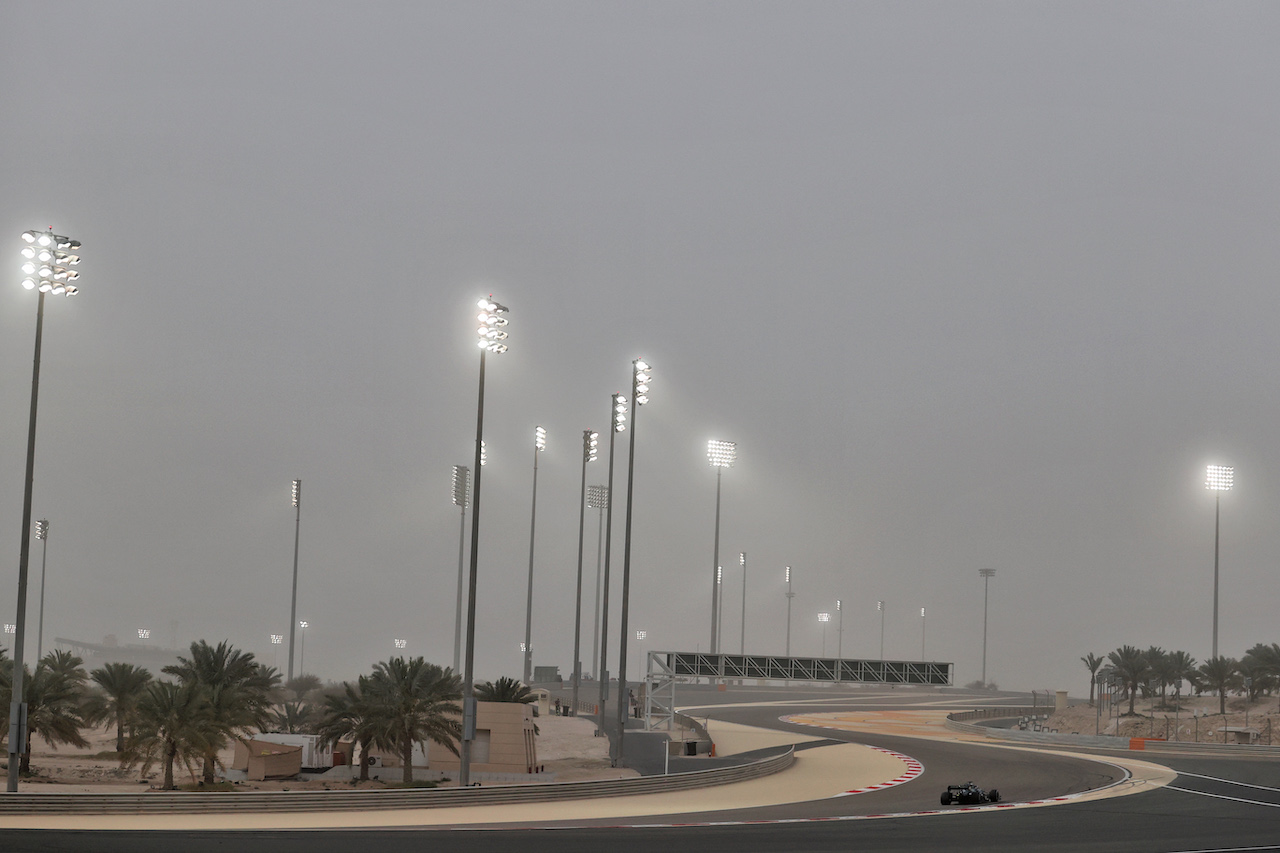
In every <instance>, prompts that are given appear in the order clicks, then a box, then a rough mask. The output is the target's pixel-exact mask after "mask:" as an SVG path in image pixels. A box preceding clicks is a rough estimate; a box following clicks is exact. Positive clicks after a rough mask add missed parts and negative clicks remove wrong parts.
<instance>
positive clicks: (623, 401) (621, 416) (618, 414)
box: [613, 394, 627, 432]
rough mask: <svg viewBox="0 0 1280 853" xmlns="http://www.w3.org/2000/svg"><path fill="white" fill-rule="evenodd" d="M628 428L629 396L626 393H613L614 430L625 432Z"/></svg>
mask: <svg viewBox="0 0 1280 853" xmlns="http://www.w3.org/2000/svg"><path fill="white" fill-rule="evenodd" d="M626 429H627V398H626V395H624V394H614V395H613V431H614V432H625V431H626Z"/></svg>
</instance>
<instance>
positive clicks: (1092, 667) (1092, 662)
mask: <svg viewBox="0 0 1280 853" xmlns="http://www.w3.org/2000/svg"><path fill="white" fill-rule="evenodd" d="M1104 660H1105V658H1100V657H1098V656H1097V655H1095V654H1094V653H1093V652H1089V654H1087V655H1085V656H1084V657H1082V658H1080V662H1081V663H1083V664H1084V666H1085V669H1087V670H1089V705H1090V707H1092V706H1093V688H1094V685H1096V684H1097V683H1098V667H1100V666H1102V662H1103V661H1104Z"/></svg>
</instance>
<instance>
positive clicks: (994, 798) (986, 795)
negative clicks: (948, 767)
mask: <svg viewBox="0 0 1280 853" xmlns="http://www.w3.org/2000/svg"><path fill="white" fill-rule="evenodd" d="M940 799H941V800H942V804H943V805H944V806H949V805H951V804H952V803H959V804H960V805H962V806H976V805H980V804H982V803H998V802H1000V792H999V791H997V790H996V789H995V788H992V789H991V790H990V791H984V790H982V789H981V788H979V787H978V786H977V785H975V784H973V783H972V782H965V783H964V784H963V785H948V786H947V790H945V791H943V792H942V797H941V798H940Z"/></svg>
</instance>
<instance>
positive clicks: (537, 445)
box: [523, 426, 547, 684]
mask: <svg viewBox="0 0 1280 853" xmlns="http://www.w3.org/2000/svg"><path fill="white" fill-rule="evenodd" d="M546 449H547V431H546V430H545V429H543V428H542V427H540V426H535V427H534V428H533V500H532V504H531V509H530V510H529V584H528V592H527V593H526V596H525V604H524V678H523V680H524V683H525V684H529V683H531V681H532V679H533V539H534V531H535V530H536V529H537V528H536V524H537V518H538V456H539V455H540V454H541V453H542V452H543V451H545V450H546Z"/></svg>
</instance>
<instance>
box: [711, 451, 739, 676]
mask: <svg viewBox="0 0 1280 853" xmlns="http://www.w3.org/2000/svg"><path fill="white" fill-rule="evenodd" d="M737 458H738V445H737V444H735V443H734V442H732V441H717V440H716V439H714V438H713V439H711V440H710V441H708V442H707V461H708V462H710V463H711V467H712V468H715V469H716V520H715V534H714V539H713V542H714V543H715V544H714V546H713V548H712V551H711V571H712V573H713V575H714V578H713V581H712V584H711V654H713V655H714V654H718V653H719V651H720V622H721V621H722V618H723V617H722V616H721V613H720V595H719V589H720V587H719V584H720V579H719V576H718V574H717V573H718V572H719V571H720V475H721V474H722V473H723V472H724V469H725V468H728V467H730V466H732V465H733V463H734V461H735V460H736V459H737Z"/></svg>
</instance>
